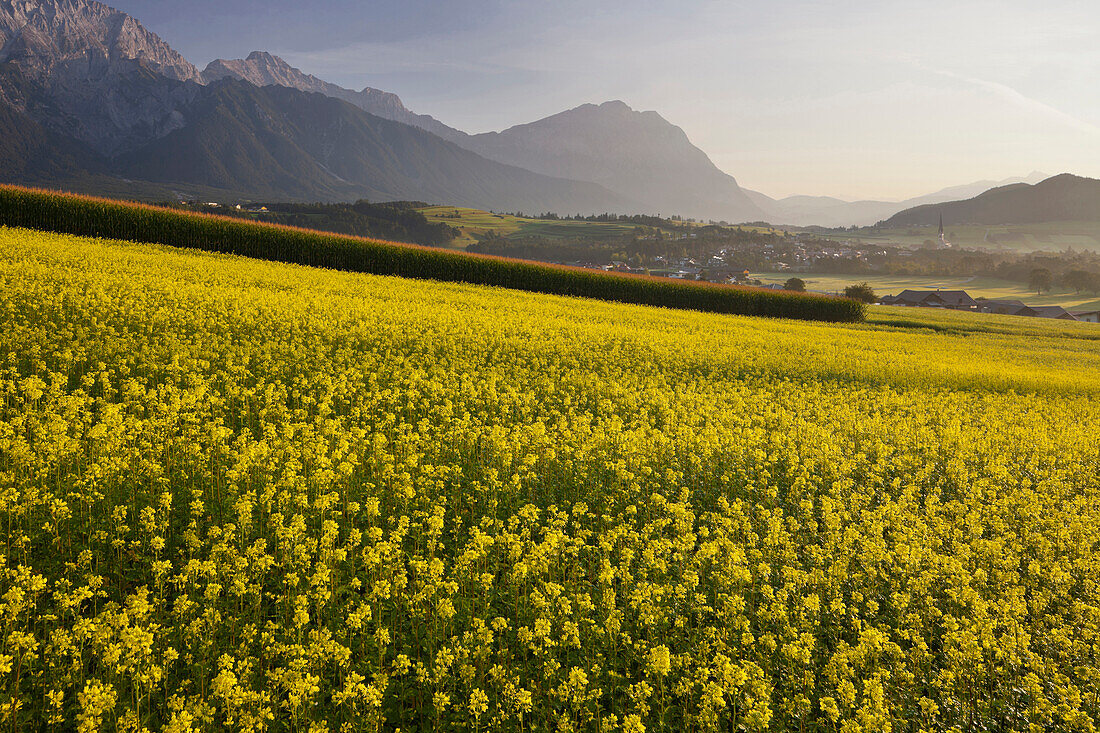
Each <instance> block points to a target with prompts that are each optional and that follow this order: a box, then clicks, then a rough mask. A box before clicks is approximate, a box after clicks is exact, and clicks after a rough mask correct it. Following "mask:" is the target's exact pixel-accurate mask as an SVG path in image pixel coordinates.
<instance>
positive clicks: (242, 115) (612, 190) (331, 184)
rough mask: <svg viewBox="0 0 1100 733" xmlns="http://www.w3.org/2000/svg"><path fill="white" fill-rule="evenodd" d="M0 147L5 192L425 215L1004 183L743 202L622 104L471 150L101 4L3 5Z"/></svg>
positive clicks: (438, 129) (797, 206)
mask: <svg viewBox="0 0 1100 733" xmlns="http://www.w3.org/2000/svg"><path fill="white" fill-rule="evenodd" d="M0 133H2V135H0V180H5V181H11V182H21V183H32V184H40V185H54V186H59V187H70V188H77V189H82V190H88V189H92V190H104V189H109V190H110V191H111V192H113V193H120V192H121V193H127V192H129V195H139V192H146V191H150V190H155V191H157V192H158V193H159V192H163V191H178V192H179V193H180V194H182V195H187V192H188V191H201V192H202V195H204V196H214V195H218V194H219V193H220V194H224V196H225V197H245V198H263V199H287V200H321V201H335V200H349V199H356V198H369V199H372V200H391V199H419V200H426V201H431V202H438V203H446V204H454V205H468V206H476V207H479V208H486V209H493V210H497V211H502V210H506V211H517V210H519V211H526V212H529V213H538V212H542V211H555V212H558V213H567V214H568V213H594V212H604V211H612V212H619V213H654V214H663V215H666V216H668V215H673V214H679V215H682V216H689V217H695V218H701V219H715V220H726V221H730V222H740V221H755V220H765V219H766V220H769V221H772V222H774V223H779V224H790V225H806V224H819V225H824V226H843V225H851V224H870V223H874V222H876V221H878V220H880V219H886V218H888V217H890V216H892V215H894V214H896V213H897V212H899V211H901V210H902V209H906V208H909V207H911V206H916V205H920V204H926V203H938V202H940V201H948V200H951V199H953V198H960V197H965V196H968V195H969V196H972V195H974V194H976V193H979V192H981V191H984V190H986V189H988V188H990V187H991V186H994V185H997V184H998V183H1005V182H992V181H983V182H979V183H975V184H971V185H969V186H966V187H960V188H958V189H945V190H944V191H940V192H937V193H935V194H930V195H929V196H926V197H920V198H918V199H911V200H909V201H903V202H884V201H857V202H845V201H841V200H839V199H832V198H827V197H807V196H792V197H788V198H785V199H779V200H774V199H771V198H769V197H767V196H764V195H763V194H760V193H756V192H753V191H746V190H744V189H742V188H741V187H740V186H739V185H738V183H737V181H736V180H735V179H734V178H733V177H732V176H730V175H728V174H727V173H725V172H723V171H721V170H719V169H718V167H717V166H715V165H714V163H713V162H712V161H711V160H710V158H709V157H708V156H707V155H706V153H704V152H703V151H702V150H700V149H699V148H698V147H696V146H695V145H693V144H692V143H691V141H690V140H689V139H688V137H687V135H686V134H685V133H684V132H683V130H681V129H680V128H679V127H676V126H675V125H673V124H671V123H669V122H668V121H666V120H665V119H664V118H662V117H661V116H660V115H659V114H658V113H656V112H638V111H635V110H633V109H631V108H630V107H628V106H627V105H626V104H624V103H623V102H619V101H613V102H605V103H603V104H599V105H595V104H585V105H581V106H580V107H577V108H575V109H571V110H567V111H565V112H561V113H559V114H556V115H552V116H550V117H547V118H545V119H542V120H538V121H536V122H532V123H529V124H525V125H518V126H515V127H512V128H509V129H507V130H504V131H502V132H490V133H484V134H479V135H469V134H467V133H465V132H462V131H460V130H457V129H455V128H452V127H449V126H447V125H445V124H444V123H442V122H440V121H439V120H436V119H435V118H433V117H431V116H428V115H423V114H417V113H415V112H412V111H410V110H409V109H407V108H406V107H405V105H404V104H403V103H402V102H401V99H400V98H399V97H398V96H397V95H395V94H393V93H390V92H385V91H381V90H378V89H372V88H369V87H368V88H365V89H362V90H358V91H356V90H352V89H346V88H343V87H340V86H338V85H335V84H331V83H329V82H327V81H324V80H322V79H318V78H317V77H315V76H312V75H309V74H305V73H303V72H302V71H300V70H298V69H296V68H294V67H292V66H290V65H289V64H287V63H286V62H285V61H283V60H282V59H280V58H278V57H277V56H273V55H271V54H269V53H265V52H262V51H256V52H253V53H251V54H249V56H248V57H247V58H245V59H235V60H226V59H218V60H216V61H213V62H211V63H210V64H209V65H208V66H207V67H206V69H204V70H203V71H199V70H198V69H197V68H196V67H195V66H194V65H192V64H191V63H190V62H189V61H188V60H187V59H185V58H184V57H183V56H181V55H180V54H178V53H176V52H175V51H174V50H173V49H172V48H171V47H170V46H169V45H168V44H167V43H165V42H164V41H163V40H162V39H161V38H160V37H159V36H157V35H156V34H155V33H152V32H151V31H149V30H147V29H146V28H144V27H143V26H142V25H141V24H140V23H139V22H138V21H137V20H135V19H134V18H132V17H130V16H129V15H127V14H125V13H123V12H120V11H118V10H114V9H112V8H110V7H108V6H106V5H103V4H102V3H99V2H94V1H93V0H0ZM1040 178H1042V176H1041V175H1039V174H1032V175H1031V176H1028V177H1027V178H1025V179H1019V180H1023V181H1027V182H1035V181H1036V180H1038V179H1040ZM150 186H153V187H154V188H152V189H151V188H150Z"/></svg>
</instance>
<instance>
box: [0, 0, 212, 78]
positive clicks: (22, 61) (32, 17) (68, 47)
mask: <svg viewBox="0 0 1100 733" xmlns="http://www.w3.org/2000/svg"><path fill="white" fill-rule="evenodd" d="M5 61H14V62H16V63H18V64H19V66H20V67H21V70H22V71H23V73H24V74H26V75H28V76H30V77H31V78H43V77H45V76H48V75H50V74H52V73H53V72H54V71H55V70H56V69H58V67H74V66H76V67H83V68H84V69H85V70H86V72H87V73H88V74H89V75H92V76H94V75H96V74H97V73H99V74H103V73H107V71H108V70H109V69H111V68H114V67H117V66H118V65H119V64H120V63H125V62H137V63H139V64H140V65H142V66H144V67H146V68H147V69H149V70H150V71H152V72H154V73H156V74H159V75H161V76H164V77H166V78H168V79H173V80H176V81H199V80H200V79H201V77H200V75H199V71H198V69H196V68H195V67H194V66H193V65H192V64H191V63H190V62H189V61H188V60H187V59H185V58H184V57H183V56H181V55H180V54H178V53H176V51H174V50H173V49H172V48H171V47H170V46H169V45H168V44H167V43H165V42H164V40H163V39H161V38H160V37H159V36H158V35H156V34H155V33H153V32H151V31H149V30H148V29H146V28H145V27H144V26H143V25H141V23H139V22H138V21H137V20H135V19H134V18H132V17H131V16H129V15H127V14H126V13H123V12H121V11H119V10H115V9H114V8H111V7H109V6H107V5H104V4H103V3H100V2H95V0H38V1H36V2H32V1H31V0H0V63H2V62H5Z"/></svg>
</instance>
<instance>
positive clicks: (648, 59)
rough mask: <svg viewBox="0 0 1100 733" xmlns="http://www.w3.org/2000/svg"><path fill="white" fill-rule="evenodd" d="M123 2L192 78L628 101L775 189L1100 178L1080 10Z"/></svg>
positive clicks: (464, 123)
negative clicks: (198, 74) (201, 71)
mask: <svg viewBox="0 0 1100 733" xmlns="http://www.w3.org/2000/svg"><path fill="white" fill-rule="evenodd" d="M117 5H118V6H119V7H120V9H122V10H126V11H127V12H130V13H132V14H134V15H135V16H137V17H139V18H141V19H142V21H143V22H144V23H145V24H146V25H147V26H148V27H149V28H151V29H152V30H154V31H156V32H157V33H159V34H160V35H161V36H163V37H164V38H165V39H166V40H167V41H168V42H169V43H171V44H172V45H173V46H174V47H176V48H177V49H179V50H180V51H181V52H183V53H184V54H185V55H187V56H188V57H189V58H190V59H191V60H192V61H193V62H195V63H196V64H198V65H199V66H200V67H201V66H203V65H205V63H206V62H207V61H209V60H211V59H213V58H216V57H222V58H238V57H242V56H244V55H246V54H247V53H248V52H250V51H252V50H257V49H262V50H267V51H270V52H272V53H274V54H278V55H281V56H283V57H284V58H286V59H287V60H288V61H289V62H291V63H292V64H294V65H296V66H298V67H300V68H301V69H303V70H304V71H306V72H309V73H312V74H315V75H317V76H320V77H322V78H325V79H327V80H329V81H333V82H336V83H339V84H342V85H345V86H349V87H355V88H359V87H362V86H365V85H369V86H372V87H376V88H380V89H384V90H387V91H392V92H395V93H397V94H399V95H400V96H401V98H402V100H403V101H404V102H405V104H406V105H407V106H408V107H409V108H411V109H413V110H415V111H417V112H421V113H425V114H431V115H433V116H435V117H436V118H438V119H440V120H442V121H444V122H446V123H447V124H450V125H453V126H456V127H459V128H462V129H465V130H467V131H470V132H481V131H486V130H499V129H502V128H505V127H508V126H510V125H514V124H519V123H523V122H530V121H533V120H535V119H538V118H540V117H544V116H546V115H550V114H553V113H555V112H558V111H561V110H562V109H566V108H569V107H574V106H577V105H579V104H582V103H584V102H601V101H605V100H608V99H622V100H623V101H625V102H626V103H627V104H629V105H631V106H632V107H634V108H635V109H653V110H657V111H658V112H659V113H660V114H661V115H663V116H664V117H665V118H666V119H668V120H669V121H670V122H673V123H674V124H677V125H679V126H680V127H682V128H683V129H684V130H685V131H686V132H687V134H688V136H689V137H690V138H691V140H692V141H693V142H694V143H695V144H696V145H698V146H699V147H701V148H702V149H703V150H705V151H706V152H707V153H708V154H709V155H710V156H711V158H712V159H713V160H714V162H715V163H716V164H718V166H719V167H720V168H722V169H723V170H725V171H727V172H729V173H730V174H732V175H733V176H735V177H736V178H737V179H738V181H739V182H740V183H741V184H742V185H743V186H746V187H748V188H753V189H757V190H760V191H763V192H764V193H767V194H769V195H773V196H782V195H788V194H793V193H803V194H823V195H834V196H840V197H846V198H855V197H876V198H891V197H892V198H904V197H907V196H912V195H918V194H922V193H927V192H929V191H931V190H935V189H938V188H941V187H943V186H948V185H954V184H959V183H965V182H968V181H973V180H978V179H1001V178H1006V177H1010V176H1022V175H1026V174H1027V173H1029V172H1031V171H1033V170H1042V171H1047V172H1050V173H1057V172H1063V171H1068V172H1073V173H1077V174H1080V175H1087V176H1100V85H1097V83H1096V81H1097V79H1100V44H1098V43H1097V42H1096V39H1097V38H1098V37H1100V10H1098V9H1097V6H1096V4H1095V2H1090V1H1087V0H1080V1H1074V0H1069V1H1066V0H1054V1H1052V2H1044V3H1033V2H1022V1H1021V0H1010V1H1008V2H1005V1H1003V0H1002V1H999V2H961V3H960V2H944V1H943V0H931V1H929V2H920V3H915V2H873V3H872V2H866V3H855V2H845V3H809V2H790V1H787V0H780V1H779V2H772V3H744V2H700V3H689V4H684V3H681V2H673V1H671V0H661V1H659V2H620V1H616V2H600V3H592V2H587V1H586V2H581V1H578V0H566V1H565V2H558V3H552V4H551V3H536V2H510V3H505V2H470V1H468V0H463V1H461V2H450V3H429V2H423V1H413V2H405V1H402V0H383V1H382V2H372V3H367V4H364V3H358V2H351V1H349V0H342V1H340V2H330V3H326V4H325V6H324V7H321V8H316V7H314V6H307V5H305V4H302V3H298V2H289V1H288V0H277V1H275V2H263V3H260V2H244V1H241V0H219V1H218V2H213V1H212V0H202V1H201V2H189V3H186V4H166V3H161V2H153V0H126V1H122V2H119V3H117ZM196 15H202V16H205V17H208V18H210V19H211V20H212V22H209V23H206V22H204V23H196V22H195V17H196Z"/></svg>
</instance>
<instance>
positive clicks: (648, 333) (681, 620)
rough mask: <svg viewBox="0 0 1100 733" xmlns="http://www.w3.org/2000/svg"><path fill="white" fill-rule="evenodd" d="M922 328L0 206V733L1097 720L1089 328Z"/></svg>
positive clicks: (953, 323) (914, 726)
mask: <svg viewBox="0 0 1100 733" xmlns="http://www.w3.org/2000/svg"><path fill="white" fill-rule="evenodd" d="M877 313H879V312H878V311H876V314H877ZM924 317H925V316H924V315H923V314H912V313H908V312H907V313H900V312H894V314H893V315H889V317H888V318H889V319H893V320H892V322H891V323H878V324H876V323H871V324H861V325H824V324H813V323H806V322H794V321H779V320H772V321H766V320H762V319H751V318H742V317H734V316H718V315H703V314H698V313H690V312H683V311H669V310H661V309H652V308H643V307H637V306H625V305H616V304H610V303H605V302H595V301H584V300H570V299H566V298H558V297H550V296H540V295H533V294H529V293H518V292H512V291H506V290H498V289H490V288H476V287H471V286H462V285H443V284H435V283H427V282H413V281H406V280H400V279H396V278H383V277H372V276H367V275H354V274H341V273H335V272H327V271H321V270H311V269H307V268H302V267H294V266H287V265H276V264H270V263H261V262H255V261H250V260H246V259H240V258H234V257H226V256H214V255H200V254H195V253H187V252H181V251H179V250H169V249H166V248H158V247H150V246H141V245H133V244H123V243H111V242H101V241H96V240H90V239H79V238H76V237H67V236H60V235H47V234H41V233H35V232H29V231H25V230H18V229H0V522H2V526H3V545H2V546H0V623H2V624H3V628H2V629H0V644H2V649H0V727H2V728H3V729H6V730H13V731H17V730H76V731H80V732H81V733H84V732H90V731H96V730H120V731H140V730H143V729H148V730H164V731H172V732H174V733H181V732H182V731H188V730H194V731H197V730H204V731H217V730H246V731H260V730H266V729H271V730H278V731H284V730H292V731H303V732H307V731H308V732H309V733H313V732H319V731H378V730H395V729H397V728H400V729H401V730H402V731H404V732H406V733H407V732H408V731H427V730H437V729H438V730H471V731H494V730H501V731H503V730H509V731H510V730H532V731H582V730H583V731H629V732H631V733H639V732H641V731H703V730H723V731H740V730H754V731H756V730H773V731H800V732H804V731H831V732H835V731H844V732H846V733H854V732H856V731H919V730H928V731H949V730H950V731H978V730H983V731H985V730H993V731H998V730H1020V731H1055V730H1057V731H1061V730H1074V731H1091V730H1095V726H1096V724H1097V721H1098V720H1100V588H1098V582H1100V442H1098V440H1100V438H1098V436H1100V327H1096V326H1091V325H1087V324H1067V325H1059V324H1045V323H1044V324H1039V323H1037V322H1030V321H1029V322H1028V323H1027V326H1026V327H1027V329H1029V332H1028V334H1027V335H1026V336H1020V335H1018V334H1016V333H1014V332H1013V329H1014V327H1015V324H1018V323H1022V322H1021V321H1011V320H1009V319H998V318H995V317H987V318H980V317H963V316H959V317H956V316H952V315H950V314H948V315H943V316H936V317H934V318H929V319H928V320H927V323H926V324H925V325H928V326H929V327H928V328H923V327H922V321H921V319H922V318H924Z"/></svg>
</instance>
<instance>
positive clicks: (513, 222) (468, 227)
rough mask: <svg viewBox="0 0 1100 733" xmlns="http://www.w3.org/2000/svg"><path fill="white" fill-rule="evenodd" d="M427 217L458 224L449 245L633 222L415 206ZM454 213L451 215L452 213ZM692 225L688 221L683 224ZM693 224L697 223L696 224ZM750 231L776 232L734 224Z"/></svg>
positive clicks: (622, 228) (594, 231)
mask: <svg viewBox="0 0 1100 733" xmlns="http://www.w3.org/2000/svg"><path fill="white" fill-rule="evenodd" d="M417 211H419V212H420V213H422V214H424V216H426V217H427V218H428V219H429V220H430V221H433V222H434V221H441V222H444V223H446V224H450V225H451V226H453V227H456V228H458V229H459V230H460V231H461V232H462V234H461V235H460V236H459V237H458V238H456V239H455V241H454V242H453V245H454V246H456V247H465V246H467V245H469V244H473V243H474V242H476V241H477V236H478V235H484V234H487V233H489V232H493V233H495V234H497V235H499V236H502V237H536V236H537V237H551V238H553V237H592V238H595V237H615V236H619V235H623V234H630V233H631V232H633V231H634V229H635V227H636V226H637V225H635V224H630V223H619V222H598V221H597V222H593V221H565V220H556V221H555V220H548V219H530V218H526V217H518V216H512V215H511V214H494V213H492V212H489V211H482V210H481V209H470V208H464V207H461V206H429V207H427V208H422V209H417ZM456 213H457V214H458V217H455V216H454V215H455V214H456ZM685 225H687V226H692V225H691V224H685ZM694 226H701V225H699V224H696V225H694ZM737 228H739V229H745V230H751V231H754V232H764V233H776V232H780V231H781V230H776V229H771V228H769V227H751V226H745V227H737Z"/></svg>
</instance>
